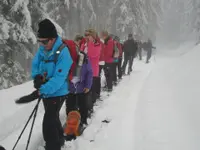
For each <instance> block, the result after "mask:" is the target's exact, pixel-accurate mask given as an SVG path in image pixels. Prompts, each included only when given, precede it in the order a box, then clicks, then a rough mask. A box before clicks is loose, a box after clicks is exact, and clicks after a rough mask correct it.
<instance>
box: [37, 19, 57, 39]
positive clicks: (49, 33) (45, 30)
mask: <svg viewBox="0 0 200 150" xmlns="http://www.w3.org/2000/svg"><path fill="white" fill-rule="evenodd" d="M38 27H39V30H38V37H39V38H57V36H58V34H57V30H56V27H55V26H54V24H53V23H52V22H51V21H50V20H49V19H44V20H42V21H41V22H40V23H39V24H38Z"/></svg>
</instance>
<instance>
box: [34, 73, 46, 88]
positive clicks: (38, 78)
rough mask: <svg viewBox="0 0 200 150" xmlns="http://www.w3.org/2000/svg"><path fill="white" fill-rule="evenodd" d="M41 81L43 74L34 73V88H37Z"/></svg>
mask: <svg viewBox="0 0 200 150" xmlns="http://www.w3.org/2000/svg"><path fill="white" fill-rule="evenodd" d="M43 83H44V81H43V76H42V75H40V74H38V75H36V76H35V79H34V80H33V84H34V88H36V89H39V88H40V87H41V85H42V84H43Z"/></svg>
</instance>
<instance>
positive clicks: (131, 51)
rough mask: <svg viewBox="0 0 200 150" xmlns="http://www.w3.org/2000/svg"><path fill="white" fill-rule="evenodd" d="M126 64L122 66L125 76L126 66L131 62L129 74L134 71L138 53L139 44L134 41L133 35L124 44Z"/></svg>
mask: <svg viewBox="0 0 200 150" xmlns="http://www.w3.org/2000/svg"><path fill="white" fill-rule="evenodd" d="M123 48H124V62H123V66H122V74H125V71H126V65H127V63H128V62H129V66H128V74H130V72H131V71H132V65H133V59H134V58H135V56H136V53H137V43H136V42H135V41H134V39H133V35H132V34H129V35H128V40H127V41H125V42H124V46H123Z"/></svg>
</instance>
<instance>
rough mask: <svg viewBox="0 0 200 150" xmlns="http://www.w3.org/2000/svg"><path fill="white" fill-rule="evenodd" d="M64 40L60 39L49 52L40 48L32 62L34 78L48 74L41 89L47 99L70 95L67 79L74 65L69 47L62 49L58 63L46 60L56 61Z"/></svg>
mask: <svg viewBox="0 0 200 150" xmlns="http://www.w3.org/2000/svg"><path fill="white" fill-rule="evenodd" d="M62 43H63V42H62V39H61V38H60V37H58V38H57V39H56V42H55V43H54V45H53V48H52V50H50V51H47V50H45V48H44V47H43V46H40V47H39V49H38V51H37V53H36V55H35V57H34V59H33V61H32V78H33V79H34V78H35V76H36V75H38V74H40V75H44V73H47V75H46V79H47V80H48V81H47V82H46V83H45V84H43V85H42V86H41V88H40V89H39V91H40V94H41V95H43V97H45V98H49V97H57V96H64V95H66V94H68V93H69V91H68V82H67V80H66V79H67V77H68V73H69V70H70V68H71V65H72V58H71V56H70V53H69V50H68V48H67V47H65V48H64V49H62V51H61V53H60V54H59V56H58V59H57V63H56V64H55V62H53V61H52V62H48V63H46V62H45V61H44V60H54V56H55V52H56V51H57V50H58V48H59V46H60V45H61V44H62Z"/></svg>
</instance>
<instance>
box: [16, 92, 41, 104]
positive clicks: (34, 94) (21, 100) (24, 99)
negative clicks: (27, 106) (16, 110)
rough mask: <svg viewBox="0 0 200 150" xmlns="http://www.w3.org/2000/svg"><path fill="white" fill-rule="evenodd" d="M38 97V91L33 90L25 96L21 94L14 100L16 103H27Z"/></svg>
mask: <svg viewBox="0 0 200 150" xmlns="http://www.w3.org/2000/svg"><path fill="white" fill-rule="evenodd" d="M38 98H39V92H38V90H35V91H34V92H32V93H31V94H29V95H26V96H23V97H21V98H19V99H17V100H16V101H15V103H16V104H24V103H29V102H32V101H34V100H36V99H38Z"/></svg>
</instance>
